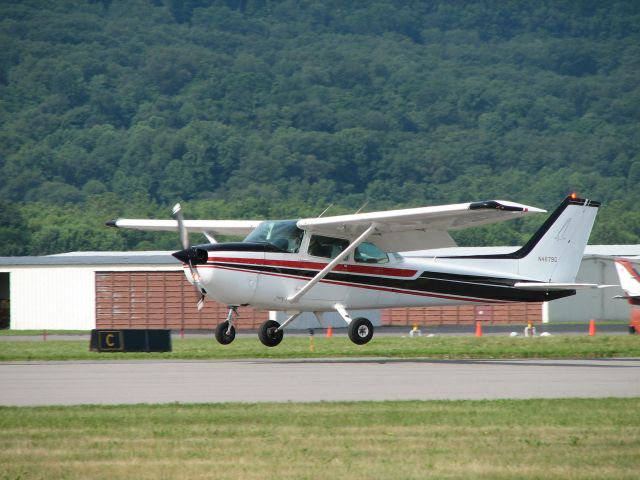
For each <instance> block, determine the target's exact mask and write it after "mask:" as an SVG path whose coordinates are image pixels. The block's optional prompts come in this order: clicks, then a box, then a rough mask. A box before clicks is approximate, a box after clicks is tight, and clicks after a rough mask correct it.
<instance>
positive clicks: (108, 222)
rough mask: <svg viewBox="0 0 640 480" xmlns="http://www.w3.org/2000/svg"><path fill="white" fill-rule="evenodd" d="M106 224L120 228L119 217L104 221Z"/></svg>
mask: <svg viewBox="0 0 640 480" xmlns="http://www.w3.org/2000/svg"><path fill="white" fill-rule="evenodd" d="M104 225H105V226H106V227H112V228H118V219H116V218H112V219H111V220H108V221H106V222H104Z"/></svg>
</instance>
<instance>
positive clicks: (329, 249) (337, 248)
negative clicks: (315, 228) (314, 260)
mask: <svg viewBox="0 0 640 480" xmlns="http://www.w3.org/2000/svg"><path fill="white" fill-rule="evenodd" d="M348 246H349V240H344V239H343V238H333V237H324V236H322V235H312V236H311V240H310V241H309V255H312V256H314V257H323V258H336V257H337V256H338V255H340V254H341V253H342V252H343V251H344V249H345V248H347V247H348Z"/></svg>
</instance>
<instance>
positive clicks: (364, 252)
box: [353, 242, 389, 263]
mask: <svg viewBox="0 0 640 480" xmlns="http://www.w3.org/2000/svg"><path fill="white" fill-rule="evenodd" d="M353 259H354V260H355V261H356V262H360V263H387V262H388V261H389V256H388V255H387V254H386V253H385V252H383V251H382V250H380V249H379V248H378V247H376V246H375V245H374V244H373V243H369V242H363V243H361V244H360V245H358V247H357V248H356V253H355V254H354V256H353Z"/></svg>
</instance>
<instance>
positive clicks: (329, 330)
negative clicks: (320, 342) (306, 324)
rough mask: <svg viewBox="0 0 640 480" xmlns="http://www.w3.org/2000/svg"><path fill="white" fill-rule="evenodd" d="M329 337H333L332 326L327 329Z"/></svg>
mask: <svg viewBox="0 0 640 480" xmlns="http://www.w3.org/2000/svg"><path fill="white" fill-rule="evenodd" d="M329 337H333V327H332V326H331V325H329V328H327V338H329Z"/></svg>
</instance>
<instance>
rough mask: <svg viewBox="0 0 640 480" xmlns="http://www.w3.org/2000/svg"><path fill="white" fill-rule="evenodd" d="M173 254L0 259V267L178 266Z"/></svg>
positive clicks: (69, 255) (106, 254)
mask: <svg viewBox="0 0 640 480" xmlns="http://www.w3.org/2000/svg"><path fill="white" fill-rule="evenodd" d="M171 253H173V252H163V251H146V252H69V253H60V254H56V255H44V256H39V257H0V266H30V265H33V266H38V265H43V266H47V265H48V266H60V265H179V264H180V262H179V261H178V260H177V259H176V258H174V257H172V256H171Z"/></svg>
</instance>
